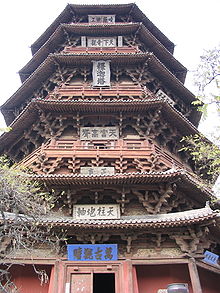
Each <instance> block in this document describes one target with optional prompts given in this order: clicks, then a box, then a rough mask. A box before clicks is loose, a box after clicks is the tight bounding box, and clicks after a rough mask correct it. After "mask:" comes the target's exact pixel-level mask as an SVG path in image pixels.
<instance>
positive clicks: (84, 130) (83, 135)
mask: <svg viewBox="0 0 220 293" xmlns="http://www.w3.org/2000/svg"><path fill="white" fill-rule="evenodd" d="M118 138H119V128H118V127H117V126H106V127H80V140H116V139H118Z"/></svg>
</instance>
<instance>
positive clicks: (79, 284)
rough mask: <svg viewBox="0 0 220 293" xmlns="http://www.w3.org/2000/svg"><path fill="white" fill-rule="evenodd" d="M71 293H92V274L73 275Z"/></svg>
mask: <svg viewBox="0 0 220 293" xmlns="http://www.w3.org/2000/svg"><path fill="white" fill-rule="evenodd" d="M70 288H71V289H70V293H79V292H82V293H92V291H93V290H92V274H91V273H90V274H71V279H70Z"/></svg>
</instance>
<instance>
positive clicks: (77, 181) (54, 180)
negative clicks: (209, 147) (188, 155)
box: [30, 169, 215, 199]
mask: <svg viewBox="0 0 220 293" xmlns="http://www.w3.org/2000/svg"><path fill="white" fill-rule="evenodd" d="M30 177H31V178H32V179H36V180H39V181H42V182H45V183H47V184H57V185H66V184H72V185H77V186H78V185H79V186H94V185H100V184H101V185H103V184H106V185H115V184H118V185H123V184H146V183H150V184H152V183H159V182H171V181H172V182H173V180H174V181H178V182H179V180H180V179H181V181H183V182H185V183H187V184H188V186H189V187H190V186H192V187H193V188H194V189H196V190H200V191H201V192H202V193H203V194H205V195H206V197H208V198H209V199H213V198H215V197H214V196H213V192H212V191H211V189H209V188H208V187H204V186H203V185H202V182H201V180H199V179H198V178H197V176H196V175H195V174H190V173H189V172H187V171H186V170H183V169H182V170H181V169H178V170H168V171H163V172H153V171H152V172H133V173H117V174H114V175H108V176H106V175H102V176H96V175H89V176H85V175H81V174H37V175H31V176H30Z"/></svg>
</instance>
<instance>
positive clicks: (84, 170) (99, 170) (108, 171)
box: [80, 167, 115, 176]
mask: <svg viewBox="0 0 220 293" xmlns="http://www.w3.org/2000/svg"><path fill="white" fill-rule="evenodd" d="M80 174H82V175H98V176H100V175H114V174H115V168H114V167H80Z"/></svg>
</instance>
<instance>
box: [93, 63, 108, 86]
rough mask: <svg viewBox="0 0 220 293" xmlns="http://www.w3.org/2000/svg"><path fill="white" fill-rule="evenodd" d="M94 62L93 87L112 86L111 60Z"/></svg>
mask: <svg viewBox="0 0 220 293" xmlns="http://www.w3.org/2000/svg"><path fill="white" fill-rule="evenodd" d="M92 62H93V70H92V77H93V83H92V85H93V86H99V87H102V86H110V75H111V74H110V60H100V61H92Z"/></svg>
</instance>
